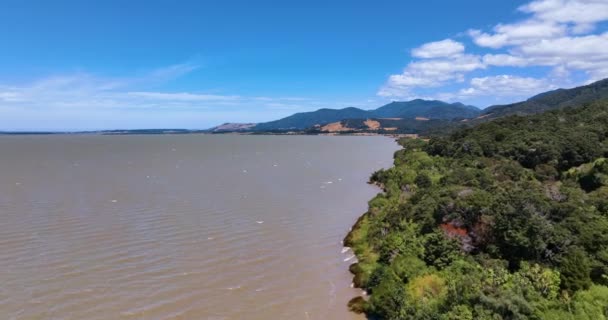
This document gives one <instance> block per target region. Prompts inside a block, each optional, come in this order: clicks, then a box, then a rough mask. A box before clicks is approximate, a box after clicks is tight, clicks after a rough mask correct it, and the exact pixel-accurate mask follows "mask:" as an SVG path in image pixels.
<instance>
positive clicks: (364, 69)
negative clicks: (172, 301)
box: [0, 0, 608, 131]
mask: <svg viewBox="0 0 608 320" xmlns="http://www.w3.org/2000/svg"><path fill="white" fill-rule="evenodd" d="M0 6H1V7H2V8H1V9H0V131H8V130H98V129H135V128H191V129H204V128H208V127H211V126H214V125H217V124H220V123H223V122H262V121H268V120H274V119H278V118H281V117H284V116H287V115H290V114H293V113H295V112H303V111H311V110H316V109H318V108H344V107H359V108H363V109H373V108H377V107H379V106H381V105H383V104H386V103H388V102H391V101H395V100H399V101H403V100H411V99H416V98H422V99H439V100H444V101H449V102H456V101H460V102H463V103H467V104H472V105H475V106H478V107H480V108H485V107H487V106H490V105H494V104H504V103H510V102H515V101H520V100H524V99H526V98H528V97H530V96H532V95H535V94H537V93H540V92H544V91H547V90H552V89H556V88H560V87H563V88H569V87H575V86H578V85H583V84H587V83H590V82H593V81H595V80H600V79H603V78H606V77H608V0H528V1H517V0H509V1H487V0H485V1H481V0H460V1H452V0H444V1H438V0H424V1H415V0H412V1H405V0H400V1H384V0H378V1H352V0H350V1H342V0H335V1H326V0H325V1H321V0H308V1H289V0H283V1H265V0H257V1H251V0H249V1H246V0H243V1H234V0H224V1H219V0H218V1H206V0H198V1H196V0H193V1H179V0H175V1H154V0H147V1H138V0H130V1H114V0H105V1H80V0H78V1H67V0H55V1H46V0H40V1H32V0H0Z"/></svg>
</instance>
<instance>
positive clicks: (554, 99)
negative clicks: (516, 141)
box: [483, 79, 608, 120]
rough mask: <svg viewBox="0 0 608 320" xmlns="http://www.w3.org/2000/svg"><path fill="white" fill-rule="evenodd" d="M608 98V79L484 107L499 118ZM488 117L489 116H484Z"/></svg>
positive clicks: (492, 115)
mask: <svg viewBox="0 0 608 320" xmlns="http://www.w3.org/2000/svg"><path fill="white" fill-rule="evenodd" d="M602 99H608V79H604V80H600V81H597V82H594V83H591V84H589V85H586V86H581V87H576V88H572V89H557V90H553V91H549V92H544V93H541V94H539V95H536V96H534V97H532V98H530V99H528V100H526V101H522V102H517V103H513V104H508V105H499V106H492V107H489V108H486V109H484V112H483V113H484V115H489V118H498V117H502V116H506V115H512V114H518V115H530V114H535V113H541V112H545V111H548V110H553V109H557V108H563V107H576V106H580V105H583V104H585V103H591V102H593V101H598V100H602ZM484 119H486V120H487V119H488V118H484Z"/></svg>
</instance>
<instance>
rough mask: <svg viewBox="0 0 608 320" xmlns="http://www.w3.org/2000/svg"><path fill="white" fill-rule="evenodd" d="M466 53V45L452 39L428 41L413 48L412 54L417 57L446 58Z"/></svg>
mask: <svg viewBox="0 0 608 320" xmlns="http://www.w3.org/2000/svg"><path fill="white" fill-rule="evenodd" d="M462 53H464V45H463V44H462V43H460V42H457V41H454V40H452V39H445V40H441V41H436V42H429V43H426V44H424V45H422V46H420V47H418V48H415V49H413V50H412V56H413V57H416V58H424V59H430V58H445V57H453V56H457V55H461V54H462Z"/></svg>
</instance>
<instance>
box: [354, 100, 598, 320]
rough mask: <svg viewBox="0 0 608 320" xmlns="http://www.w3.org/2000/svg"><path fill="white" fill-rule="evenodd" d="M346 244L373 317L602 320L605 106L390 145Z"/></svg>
mask: <svg viewBox="0 0 608 320" xmlns="http://www.w3.org/2000/svg"><path fill="white" fill-rule="evenodd" d="M400 143H401V145H402V146H403V149H402V150H400V151H398V152H396V154H395V162H394V167H392V168H390V169H387V170H380V171H377V172H375V173H374V174H373V175H372V177H371V182H373V183H376V184H378V185H380V186H381V187H382V188H383V190H384V192H382V193H380V194H379V195H378V196H376V197H375V198H374V199H372V200H371V201H370V202H369V211H368V212H367V213H366V214H365V215H364V216H362V217H361V218H360V219H359V220H358V221H357V223H356V225H355V227H354V228H353V230H352V231H351V233H350V234H349V235H348V236H347V237H346V239H345V245H347V246H350V247H352V248H353V250H354V251H355V253H356V254H357V257H358V262H357V263H355V264H353V265H351V271H352V272H353V273H354V274H355V278H354V282H355V285H356V286H358V287H361V288H364V289H365V290H366V291H367V292H368V293H369V294H370V296H369V299H364V298H362V297H359V298H355V299H353V300H352V301H351V302H350V303H349V306H350V307H351V309H352V310H354V311H359V312H365V313H366V314H367V315H368V316H370V318H372V319H376V318H377V319H594V320H598V319H607V318H608V160H606V157H607V156H608V102H605V101H604V102H595V103H592V104H588V105H585V106H581V107H578V108H565V109H559V110H554V111H549V112H546V113H543V114H538V115H533V116H527V117H522V116H510V117H507V118H502V119H498V120H495V121H491V122H488V123H483V124H480V125H478V126H476V127H473V128H467V129H461V130H458V131H455V132H454V133H452V134H451V135H449V136H447V137H445V136H444V137H435V138H432V139H430V141H424V140H421V139H409V140H406V139H404V140H401V141H400Z"/></svg>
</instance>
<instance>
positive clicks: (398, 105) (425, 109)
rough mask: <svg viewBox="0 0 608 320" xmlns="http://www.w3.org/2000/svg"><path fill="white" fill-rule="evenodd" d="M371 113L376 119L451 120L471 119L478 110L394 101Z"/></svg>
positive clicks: (455, 104) (457, 104)
mask: <svg viewBox="0 0 608 320" xmlns="http://www.w3.org/2000/svg"><path fill="white" fill-rule="evenodd" d="M372 113H373V114H374V116H375V117H377V118H409V119H413V118H416V117H424V118H429V119H442V120H451V119H456V118H473V117H476V116H478V115H479V114H480V110H479V109H478V108H476V107H473V106H467V105H464V104H462V103H460V102H456V103H451V104H450V103H447V102H443V101H439V100H422V99H416V100H412V101H395V102H391V103H389V104H387V105H385V106H382V107H380V108H378V109H376V110H373V111H372Z"/></svg>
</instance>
